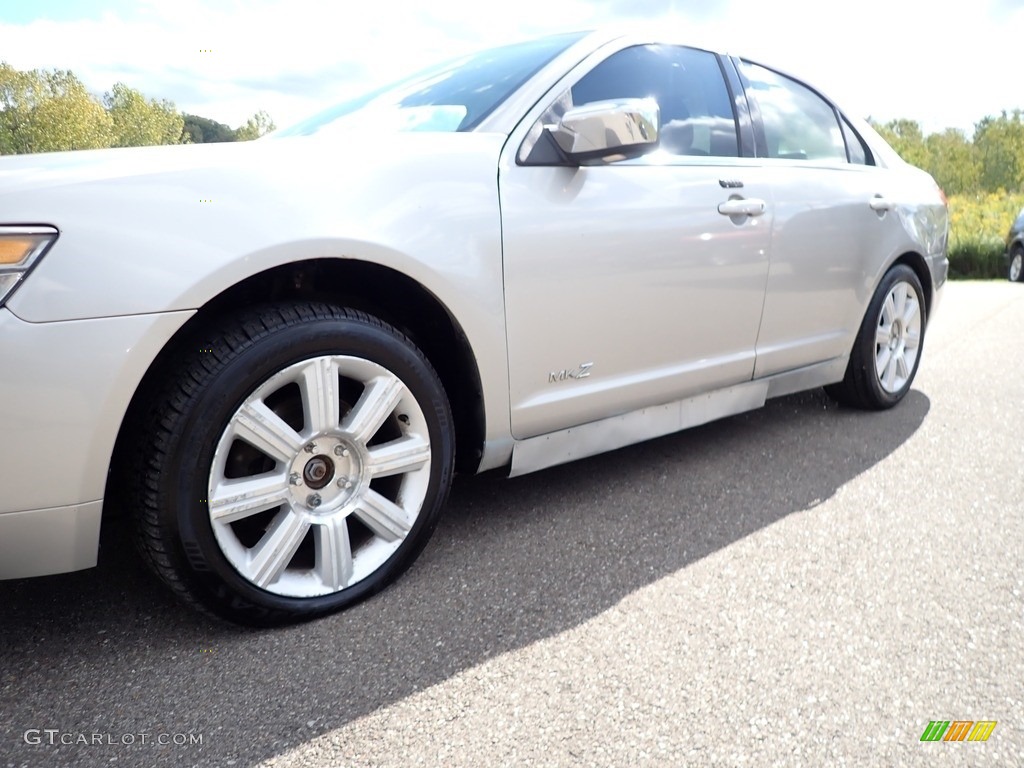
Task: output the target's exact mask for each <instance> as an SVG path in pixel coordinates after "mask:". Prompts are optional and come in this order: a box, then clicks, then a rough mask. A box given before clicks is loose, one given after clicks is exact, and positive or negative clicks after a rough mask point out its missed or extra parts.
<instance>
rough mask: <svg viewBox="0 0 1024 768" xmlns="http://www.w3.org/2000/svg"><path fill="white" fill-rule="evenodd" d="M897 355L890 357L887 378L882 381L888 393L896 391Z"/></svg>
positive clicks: (886, 369) (886, 368)
mask: <svg viewBox="0 0 1024 768" xmlns="http://www.w3.org/2000/svg"><path fill="white" fill-rule="evenodd" d="M896 357H897V356H896V355H890V356H889V362H888V364H887V365H886V366H885V378H884V379H883V380H882V381H883V383H884V384H885V388H886V390H887V391H889V392H892V391H893V390H894V389H896Z"/></svg>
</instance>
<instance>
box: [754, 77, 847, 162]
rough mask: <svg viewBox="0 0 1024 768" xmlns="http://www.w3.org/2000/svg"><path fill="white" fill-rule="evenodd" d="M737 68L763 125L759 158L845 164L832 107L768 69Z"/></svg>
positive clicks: (838, 126) (844, 149) (842, 144)
mask: <svg viewBox="0 0 1024 768" xmlns="http://www.w3.org/2000/svg"><path fill="white" fill-rule="evenodd" d="M740 66H741V70H742V72H743V75H744V76H745V77H746V79H747V81H748V82H749V87H750V96H751V98H752V99H753V100H754V102H755V105H756V107H757V108H758V111H759V112H760V114H761V120H762V122H763V124H764V135H763V136H758V137H757V145H758V147H757V154H758V156H759V157H770V158H778V159H781V160H830V161H836V162H847V157H846V141H845V140H844V137H843V129H842V128H841V127H840V124H839V120H838V118H837V117H836V112H835V110H834V109H833V108H832V105H831V104H829V103H828V102H827V101H825V100H824V99H823V98H821V96H819V95H818V94H817V93H815V92H814V91H812V90H811V89H810V88H808V87H807V86H805V85H802V84H800V83H798V82H797V81H796V80H792V79H790V78H788V77H785V76H783V75H780V74H778V73H777V72H772V71H771V70H770V69H765V68H764V67H762V66H758V65H757V64H751V63H749V62H742V63H741V65H740ZM855 135H856V134H854V136H855ZM862 162H863V161H862Z"/></svg>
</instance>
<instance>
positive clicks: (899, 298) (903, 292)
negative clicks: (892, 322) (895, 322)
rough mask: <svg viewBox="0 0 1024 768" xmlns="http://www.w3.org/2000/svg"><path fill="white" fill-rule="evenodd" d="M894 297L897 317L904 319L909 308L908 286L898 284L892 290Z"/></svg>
mask: <svg viewBox="0 0 1024 768" xmlns="http://www.w3.org/2000/svg"><path fill="white" fill-rule="evenodd" d="M890 295H891V296H892V297H893V309H894V310H895V313H896V314H895V317H903V313H904V311H905V310H906V306H907V284H906V283H897V284H896V287H895V288H893V289H892V294H890Z"/></svg>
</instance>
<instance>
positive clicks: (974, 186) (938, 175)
mask: <svg viewBox="0 0 1024 768" xmlns="http://www.w3.org/2000/svg"><path fill="white" fill-rule="evenodd" d="M924 143H925V147H926V148H927V150H928V161H927V163H926V165H924V166H923V167H924V169H925V170H926V171H928V172H929V173H931V175H932V176H933V177H935V181H936V182H937V183H938V185H939V186H940V187H942V190H943V191H944V192H945V193H946V194H947V195H962V194H966V193H973V192H977V191H978V190H979V189H980V188H981V162H980V160H979V158H978V152H977V148H976V147H975V146H974V144H972V143H971V142H970V141H968V140H967V137H966V136H965V135H964V133H963V131H960V130H958V129H956V128H947V129H946V130H944V131H943V132H942V133H933V134H930V135H929V136H928V137H927V138H926V139H925V140H924Z"/></svg>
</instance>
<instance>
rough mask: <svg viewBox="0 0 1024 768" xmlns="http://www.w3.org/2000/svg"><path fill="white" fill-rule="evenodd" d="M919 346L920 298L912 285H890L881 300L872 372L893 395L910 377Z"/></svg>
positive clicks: (902, 282) (906, 283) (903, 282)
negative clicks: (873, 370)
mask: <svg viewBox="0 0 1024 768" xmlns="http://www.w3.org/2000/svg"><path fill="white" fill-rule="evenodd" d="M920 346H921V300H920V297H919V296H918V295H917V291H916V290H915V288H914V286H912V285H911V284H910V283H908V282H905V281H900V282H897V283H895V284H893V286H892V288H891V289H890V290H889V295H888V296H886V298H885V301H884V302H883V303H882V309H881V312H879V315H878V327H877V329H876V331H875V374H876V375H877V376H878V382H879V384H881V386H882V389H884V390H885V391H886V392H888V393H890V394H893V393H896V392H899V391H900V390H901V389H902V388H903V387H904V386H905V385H906V383H907V382H908V381H909V380H910V377H911V375H912V374H913V371H914V365H915V363H916V362H917V355H918V351H919V348H920Z"/></svg>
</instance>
